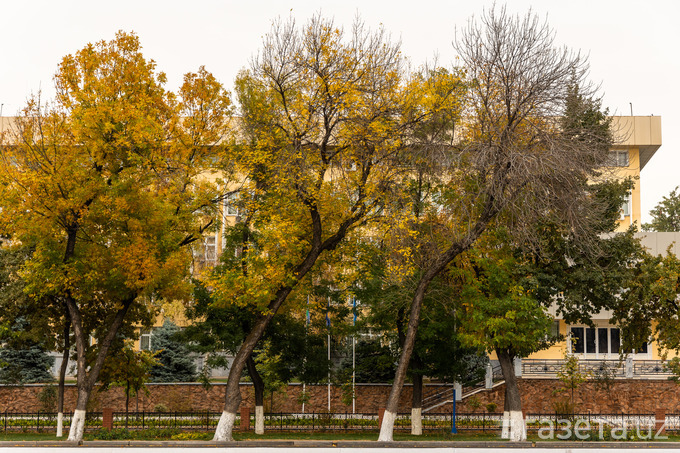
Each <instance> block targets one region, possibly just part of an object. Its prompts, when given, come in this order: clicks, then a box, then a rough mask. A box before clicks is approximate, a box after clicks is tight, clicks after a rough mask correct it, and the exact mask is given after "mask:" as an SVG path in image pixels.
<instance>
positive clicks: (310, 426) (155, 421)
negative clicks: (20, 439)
mask: <svg viewBox="0 0 680 453" xmlns="http://www.w3.org/2000/svg"><path fill="white" fill-rule="evenodd" d="M221 415H222V413H221V412H215V411H200V412H129V413H128V414H127V415H126V414H125V412H114V414H113V427H114V428H127V429H131V430H144V429H176V430H181V431H213V430H214V429H215V427H216V426H217V423H218V421H219V418H220V416H221ZM71 416H72V414H64V430H65V432H66V430H68V428H69V426H70V424H71ZM0 417H1V423H2V429H3V430H4V432H5V433H11V432H54V431H56V428H57V414H56V413H52V412H32V413H30V412H4V413H0ZM566 421H568V422H569V423H571V424H572V425H574V424H576V423H581V424H587V425H588V426H599V425H605V426H608V427H611V428H614V427H616V428H621V427H626V428H633V427H639V428H648V427H654V426H655V423H656V422H657V421H656V420H655V415H654V414H624V413H619V414H594V413H586V414H569V415H556V414H547V413H546V414H527V416H526V424H527V429H528V430H538V429H540V428H541V427H543V426H545V425H546V424H550V423H552V424H554V425H555V426H559V425H560V423H565V422H566ZM664 421H665V429H666V431H672V432H680V414H666V416H665V420H664ZM240 425H241V420H240V417H239V416H238V415H237V417H236V421H235V429H236V430H238V429H240ZM249 426H250V429H251V430H252V429H253V428H254V426H255V416H254V414H251V415H250V421H249ZM502 426H503V414H502V413H484V412H478V413H459V414H456V428H457V430H458V431H483V432H486V431H498V430H500V429H501V428H502ZM451 427H452V414H451V413H437V414H435V413H425V414H423V415H422V429H423V432H425V433H428V432H430V433H434V432H450V431H451ZM100 428H102V413H101V412H90V413H88V414H87V416H86V420H85V429H86V431H93V430H97V429H100ZM264 428H265V431H270V432H271V431H307V432H329V431H330V432H358V431H377V430H378V429H379V418H378V415H377V414H374V413H371V414H369V413H363V414H359V413H328V412H321V413H318V412H311V413H306V414H301V413H283V412H280V413H266V414H265V416H264ZM394 429H395V430H396V431H401V432H409V431H410V430H411V414H410V413H402V414H398V415H397V418H396V420H395V423H394Z"/></svg>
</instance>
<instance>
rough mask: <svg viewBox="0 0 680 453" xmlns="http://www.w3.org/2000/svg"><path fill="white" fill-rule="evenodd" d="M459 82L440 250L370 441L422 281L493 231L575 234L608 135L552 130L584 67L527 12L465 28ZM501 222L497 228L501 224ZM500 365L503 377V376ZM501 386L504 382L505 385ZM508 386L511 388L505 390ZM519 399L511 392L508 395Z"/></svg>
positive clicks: (491, 14) (514, 412) (394, 397)
mask: <svg viewBox="0 0 680 453" xmlns="http://www.w3.org/2000/svg"><path fill="white" fill-rule="evenodd" d="M454 48H455V49H456V50H457V52H458V54H459V56H460V61H461V63H462V66H463V67H464V69H465V71H466V72H467V76H468V84H469V88H468V99H467V102H466V110H465V114H464V116H463V118H464V120H463V121H462V124H460V125H459V126H458V129H459V130H458V131H457V133H456V136H457V137H458V141H457V142H456V143H455V144H454V145H453V147H452V149H451V151H450V152H451V153H452V154H453V155H454V156H455V159H451V162H452V164H451V166H450V167H449V168H448V169H447V171H446V174H445V178H444V180H443V186H444V187H445V188H444V189H443V193H444V196H442V197H440V199H441V200H443V202H442V203H441V205H440V206H439V207H438V209H439V212H438V213H437V214H436V216H437V217H438V219H439V222H440V223H441V224H442V225H448V231H449V238H448V240H447V241H440V242H437V243H430V244H428V245H427V247H428V249H429V250H430V252H431V259H430V260H429V262H428V264H427V265H426V266H425V267H424V268H423V269H422V270H421V272H422V274H421V278H420V281H419V282H418V285H417V287H416V290H415V293H414V295H413V299H412V303H411V310H410V315H409V320H408V328H407V332H406V338H405V342H404V346H403V349H402V352H401V357H400V360H399V365H398V368H397V372H396V375H395V379H394V383H393V386H392V390H391V392H390V396H389V399H388V401H387V407H386V412H385V417H384V418H383V424H382V427H381V431H380V437H379V440H381V441H391V440H392V433H393V428H394V420H395V418H396V413H397V404H398V399H399V394H400V393H401V389H402V387H403V383H404V379H405V377H406V372H407V369H408V364H409V360H410V358H411V355H412V352H413V346H414V341H415V337H416V332H417V329H418V322H419V317H420V311H421V307H422V304H423V299H424V296H425V293H426V291H427V289H428V285H429V284H430V282H431V281H432V280H433V279H434V278H435V277H436V276H437V275H438V274H439V273H440V272H442V271H443V270H444V269H445V268H446V267H447V266H448V265H449V263H451V262H452V261H453V260H454V259H455V258H456V257H457V256H458V255H460V254H461V253H463V252H464V251H466V250H467V249H469V248H470V247H471V246H472V245H473V244H474V243H475V241H476V240H477V239H478V238H479V237H480V235H482V233H483V232H484V231H485V230H486V229H487V228H488V227H489V225H490V224H492V223H493V222H500V221H503V222H505V223H507V226H508V227H510V229H511V231H513V232H514V233H515V234H517V235H520V234H522V233H523V232H524V231H525V230H527V228H526V225H529V224H531V222H532V221H534V220H536V219H538V218H541V217H544V216H546V215H551V216H555V217H558V218H559V219H561V220H562V221H563V222H566V223H567V224H568V225H569V228H570V229H571V230H572V231H574V232H575V233H578V232H579V231H583V230H584V229H586V228H587V226H586V223H587V219H588V218H590V217H592V216H597V212H596V210H597V209H598V207H597V206H595V205H594V204H593V203H592V202H591V200H589V197H588V187H587V184H586V183H587V181H588V180H589V179H590V178H593V177H595V176H597V169H598V168H600V167H601V166H602V165H603V163H604V162H605V160H606V156H607V151H608V146H609V136H608V135H607V134H604V135H597V134H593V132H592V131H591V130H590V129H587V128H582V130H577V129H578V126H577V125H571V126H570V129H569V130H565V129H564V128H563V127H561V125H562V122H561V121H560V119H561V118H562V117H563V116H564V114H565V111H566V101H567V98H568V96H569V92H570V87H573V86H579V87H586V88H582V93H584V92H585V93H588V88H587V87H588V86H589V85H588V84H587V83H586V80H585V79H586V75H587V62H586V61H585V59H584V58H583V57H582V56H581V55H580V54H579V53H574V52H572V51H570V50H569V49H567V48H559V47H556V46H555V45H554V33H553V32H552V30H551V28H550V27H549V26H548V24H547V23H544V22H542V21H540V20H539V19H538V18H537V17H536V16H535V15H533V14H532V13H529V14H527V15H526V16H524V17H519V16H517V17H515V16H511V15H509V14H507V13H506V11H505V8H500V9H499V8H496V7H492V8H491V9H490V10H488V11H485V12H484V13H483V15H482V16H481V18H480V20H476V19H474V18H473V19H471V20H470V21H469V23H468V25H467V27H466V28H465V29H464V30H462V33H461V34H460V36H459V37H458V39H457V40H456V41H455V42H454ZM501 215H502V220H501ZM505 362H507V361H503V363H502V365H503V369H504V371H508V372H512V370H506V368H508V366H509V365H508V363H505ZM511 381H512V380H510V381H509V382H511ZM513 382H514V381H513ZM517 395H518V393H517ZM507 404H508V407H507V410H508V411H509V414H510V416H511V418H512V420H513V423H512V430H511V434H510V437H511V439H513V440H520V439H523V438H526V431H525V429H524V422H523V419H522V413H521V406H520V404H521V403H520V400H519V398H518V397H517V398H514V397H513V398H508V401H507Z"/></svg>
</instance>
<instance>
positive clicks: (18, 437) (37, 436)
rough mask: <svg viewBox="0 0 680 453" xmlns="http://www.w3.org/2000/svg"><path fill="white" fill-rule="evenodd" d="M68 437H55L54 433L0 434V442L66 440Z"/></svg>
mask: <svg viewBox="0 0 680 453" xmlns="http://www.w3.org/2000/svg"><path fill="white" fill-rule="evenodd" d="M67 437H68V436H67V435H64V436H62V437H57V436H56V434H55V433H0V441H1V442H21V441H26V442H27V441H32V440H66V438H67Z"/></svg>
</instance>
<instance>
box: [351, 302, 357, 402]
mask: <svg viewBox="0 0 680 453" xmlns="http://www.w3.org/2000/svg"><path fill="white" fill-rule="evenodd" d="M352 312H353V314H354V316H353V319H352V327H356V325H357V298H356V296H352ZM356 370H357V332H356V329H354V331H353V332H352V413H353V414H356V413H357V389H356V387H357V371H356Z"/></svg>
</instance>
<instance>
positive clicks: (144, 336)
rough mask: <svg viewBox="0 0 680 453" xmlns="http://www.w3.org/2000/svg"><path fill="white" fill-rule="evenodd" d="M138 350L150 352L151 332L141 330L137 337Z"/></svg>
mask: <svg viewBox="0 0 680 453" xmlns="http://www.w3.org/2000/svg"><path fill="white" fill-rule="evenodd" d="M139 349H140V350H141V351H150V350H151V331H150V330H142V331H141V333H140V335H139Z"/></svg>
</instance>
